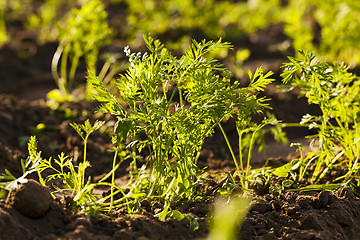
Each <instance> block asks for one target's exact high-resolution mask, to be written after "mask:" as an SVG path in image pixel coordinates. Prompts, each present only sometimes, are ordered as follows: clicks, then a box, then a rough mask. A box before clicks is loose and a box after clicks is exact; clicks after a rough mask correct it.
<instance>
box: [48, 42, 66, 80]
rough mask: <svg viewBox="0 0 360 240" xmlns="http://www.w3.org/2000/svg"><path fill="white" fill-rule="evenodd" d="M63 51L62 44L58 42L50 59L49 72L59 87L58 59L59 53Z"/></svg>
mask: <svg viewBox="0 0 360 240" xmlns="http://www.w3.org/2000/svg"><path fill="white" fill-rule="evenodd" d="M63 51H64V44H60V45H59V46H58V47H57V49H56V52H55V53H54V56H53V58H52V61H51V73H52V75H53V78H54V80H55V82H56V85H58V87H59V73H58V69H57V68H58V65H59V60H60V57H61V54H62V53H63Z"/></svg>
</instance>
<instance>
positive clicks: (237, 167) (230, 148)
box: [218, 122, 241, 172]
mask: <svg viewBox="0 0 360 240" xmlns="http://www.w3.org/2000/svg"><path fill="white" fill-rule="evenodd" d="M218 126H219V128H220V131H221V133H222V134H223V136H224V139H225V142H226V144H227V146H228V148H229V151H230V154H231V157H232V158H233V160H234V163H235V166H236V170H237V171H238V172H240V169H239V165H238V163H237V160H236V157H235V154H234V151H233V150H232V147H231V145H230V142H229V139H228V138H227V136H226V133H225V131H224V129H223V127H222V126H221V123H220V122H219V123H218ZM240 162H241V159H240Z"/></svg>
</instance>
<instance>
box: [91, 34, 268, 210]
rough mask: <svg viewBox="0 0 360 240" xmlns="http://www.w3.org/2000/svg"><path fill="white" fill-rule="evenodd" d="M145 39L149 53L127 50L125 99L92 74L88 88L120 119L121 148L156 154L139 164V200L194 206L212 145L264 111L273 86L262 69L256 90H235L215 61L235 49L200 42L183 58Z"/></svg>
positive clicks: (121, 83)
mask: <svg viewBox="0 0 360 240" xmlns="http://www.w3.org/2000/svg"><path fill="white" fill-rule="evenodd" d="M144 39H145V42H146V45H147V47H148V49H149V51H150V52H149V53H145V54H140V53H131V52H130V50H129V48H125V53H126V55H127V56H128V57H129V61H130V63H131V66H130V67H129V69H128V70H127V72H126V73H125V74H123V75H121V76H120V78H119V79H118V81H117V87H118V90H119V94H120V97H119V98H117V97H116V96H115V95H114V94H112V93H110V92H109V91H108V90H107V89H106V88H105V86H104V85H103V82H102V81H101V80H100V79H99V78H97V77H96V76H95V75H94V74H92V73H91V72H89V75H88V81H89V82H90V83H91V84H92V85H93V88H94V89H95V92H94V94H93V97H94V98H95V99H96V100H98V101H99V102H102V103H103V104H102V105H101V107H100V110H101V111H104V112H110V113H112V114H115V115H117V116H118V122H117V125H116V128H115V135H116V136H117V138H118V139H119V141H118V143H119V144H120V143H125V141H126V144H127V146H128V147H129V148H131V149H132V151H134V152H135V151H137V152H138V153H139V152H141V151H143V150H145V149H146V151H147V152H148V153H149V156H148V157H147V161H146V163H145V164H144V165H143V166H142V167H141V168H138V167H137V164H136V159H135V158H134V162H133V164H132V165H131V166H132V174H131V175H132V181H133V182H132V184H131V189H130V191H131V192H132V193H134V196H136V198H139V199H144V198H146V199H158V200H160V201H162V202H163V203H165V204H168V203H170V202H171V201H177V200H183V199H194V198H195V197H196V196H197V192H196V187H197V186H198V185H199V184H200V183H201V173H202V170H201V169H199V168H198V167H197V160H198V157H199V154H200V150H201V147H202V144H203V142H204V140H205V138H206V137H208V136H210V135H212V134H213V132H214V129H215V127H216V126H218V125H220V123H221V121H222V120H223V119H225V118H229V117H231V116H232V115H233V114H235V113H238V115H239V116H240V117H245V116H247V115H250V114H252V113H254V112H259V111H261V108H262V107H264V106H266V103H265V101H266V99H265V98H257V94H256V93H255V91H256V90H261V89H262V88H263V87H264V86H266V85H267V84H268V83H269V82H271V81H272V80H271V79H267V76H264V75H263V73H262V70H261V69H258V70H257V72H256V74H255V75H254V78H253V81H252V83H251V87H249V88H239V82H237V81H235V82H234V83H231V82H230V77H231V76H230V73H229V71H228V70H227V69H226V68H223V67H222V66H221V65H220V64H219V63H217V62H216V60H214V59H212V58H210V57H209V53H211V52H212V51H214V50H216V49H219V48H220V49H221V48H230V45H229V44H228V43H222V42H221V41H220V40H219V41H217V42H212V41H210V42H206V41H202V42H197V41H193V44H192V46H191V47H190V48H189V49H188V51H187V52H186V54H185V55H184V56H182V57H181V58H176V57H174V56H172V55H171V54H170V52H169V51H168V50H167V49H166V48H164V46H163V45H162V44H161V43H160V42H159V41H158V40H154V39H152V38H151V37H144ZM248 120H249V119H248V118H244V121H248ZM140 136H143V137H140ZM144 136H146V137H145V138H144ZM134 198H135V197H134ZM166 209H167V207H165V210H164V212H163V213H162V214H163V215H166V214H167V213H166V211H167V210H166Z"/></svg>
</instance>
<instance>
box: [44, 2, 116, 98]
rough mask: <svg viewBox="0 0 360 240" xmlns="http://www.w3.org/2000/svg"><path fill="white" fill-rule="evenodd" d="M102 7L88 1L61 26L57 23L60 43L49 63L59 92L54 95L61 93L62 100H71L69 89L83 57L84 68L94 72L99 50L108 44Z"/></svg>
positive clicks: (108, 29) (109, 32)
mask: <svg viewBox="0 0 360 240" xmlns="http://www.w3.org/2000/svg"><path fill="white" fill-rule="evenodd" d="M104 8H105V7H104V5H103V3H101V2H100V1H99V0H91V1H89V2H88V3H86V4H84V5H82V6H81V8H80V9H76V8H74V9H73V11H72V13H71V14H70V16H69V17H68V19H67V20H66V22H65V24H64V25H63V26H62V25H60V24H59V39H60V43H59V46H58V48H57V50H56V52H55V54H54V56H53V59H52V64H51V71H52V74H53V77H54V79H55V81H56V83H57V85H58V87H59V90H57V91H56V92H52V95H53V96H56V94H57V95H59V93H60V96H59V97H62V98H63V99H65V100H69V98H71V95H69V89H70V88H71V87H72V85H73V81H74V78H75V73H76V70H77V67H78V65H79V61H80V59H81V58H82V57H84V58H85V63H86V67H87V68H88V69H90V70H91V71H92V72H94V73H95V72H96V67H97V61H98V54H99V48H100V47H102V46H104V45H106V44H107V43H108V42H109V39H110V36H111V34H112V30H111V29H110V28H109V27H108V24H107V14H106V12H105V9H104ZM69 62H70V63H69ZM59 66H60V67H59ZM58 68H60V69H58ZM87 88H89V86H87ZM88 91H90V89H87V90H86V91H85V92H86V93H85V95H87V94H88ZM50 96H51V95H50Z"/></svg>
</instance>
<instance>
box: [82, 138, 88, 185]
mask: <svg viewBox="0 0 360 240" xmlns="http://www.w3.org/2000/svg"><path fill="white" fill-rule="evenodd" d="M88 137H89V135H86V137H85V138H84V159H83V163H84V165H85V162H86V151H87V139H88ZM84 183H85V174H82V176H81V187H83V186H84Z"/></svg>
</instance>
